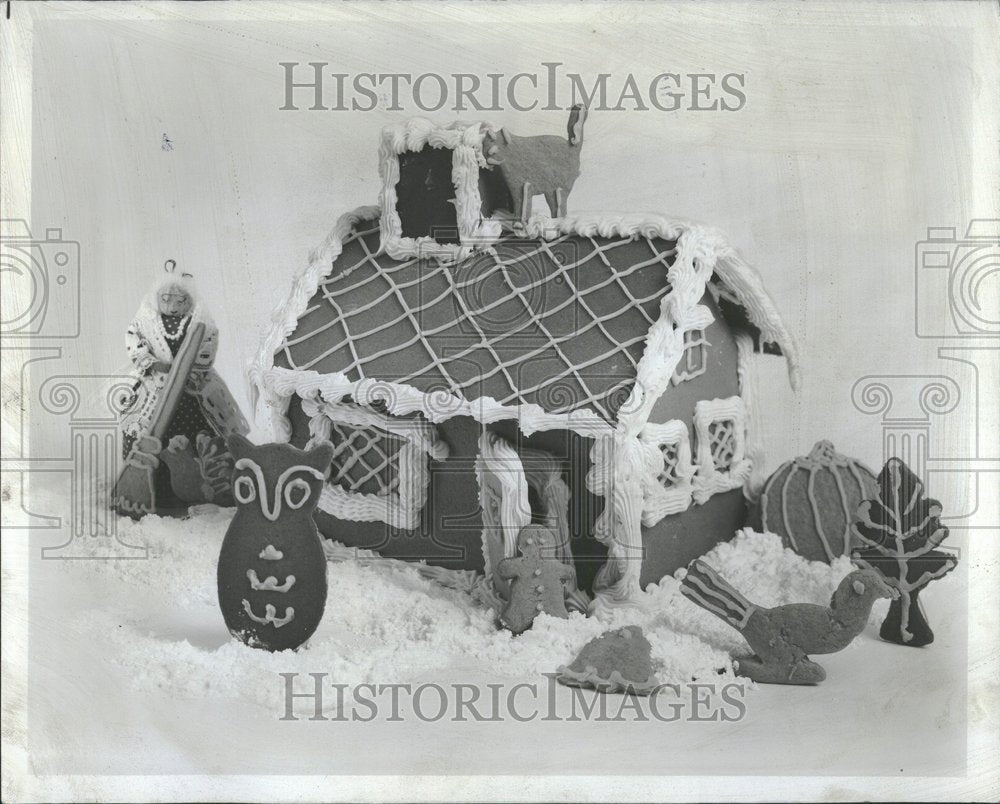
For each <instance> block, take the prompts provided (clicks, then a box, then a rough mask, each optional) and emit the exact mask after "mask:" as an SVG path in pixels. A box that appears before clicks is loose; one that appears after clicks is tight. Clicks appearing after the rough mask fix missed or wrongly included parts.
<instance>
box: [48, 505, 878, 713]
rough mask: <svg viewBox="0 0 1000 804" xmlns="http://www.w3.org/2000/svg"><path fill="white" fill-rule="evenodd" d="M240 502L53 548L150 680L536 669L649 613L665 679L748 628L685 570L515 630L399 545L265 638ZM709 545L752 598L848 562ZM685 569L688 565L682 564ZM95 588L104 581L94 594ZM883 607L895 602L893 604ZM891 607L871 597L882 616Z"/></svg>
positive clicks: (67, 591)
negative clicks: (242, 614)
mask: <svg viewBox="0 0 1000 804" xmlns="http://www.w3.org/2000/svg"><path fill="white" fill-rule="evenodd" d="M232 515H233V510H232V509H221V510H220V509H217V510H205V511H200V512H198V513H195V514H193V515H192V516H191V517H189V518H188V519H184V520H172V519H163V518H160V517H157V516H147V517H145V518H144V519H142V520H141V521H138V522H132V521H129V520H125V519H122V520H119V523H118V524H119V528H118V531H119V538H120V539H121V540H122V541H124V542H127V543H130V544H136V545H144V546H146V547H147V548H148V551H149V556H148V560H119V561H114V560H112V561H76V562H56V563H58V564H59V567H58V569H57V571H58V572H59V573H60V576H61V577H60V583H61V585H62V589H61V590H60V593H61V595H63V596H64V598H65V599H66V601H67V602H68V603H69V605H68V606H67V607H66V609H64V611H68V613H66V614H65V616H66V617H67V618H73V622H72V623H71V624H70V625H71V627H72V628H73V629H74V630H75V631H76V632H77V633H79V634H81V636H83V637H84V638H87V637H88V635H90V636H92V638H93V639H94V640H95V641H98V642H101V643H104V644H105V645H106V647H107V656H108V659H109V661H111V662H112V663H114V664H116V665H118V667H119V668H120V669H121V671H122V674H123V675H124V676H125V677H126V678H128V679H129V683H130V684H132V685H134V686H135V687H136V688H137V689H139V690H149V691H158V692H159V693H161V694H162V693H167V694H169V695H176V696H184V697H197V696H204V695H207V694H211V695H213V696H222V697H225V698H228V699H235V700H242V701H248V702H254V703H257V704H259V705H261V706H266V707H272V708H273V707H275V706H280V703H281V702H280V697H281V690H280V688H279V687H278V685H276V684H275V683H274V679H275V677H276V674H277V673H283V672H284V673H301V674H306V673H310V672H318V671H322V672H324V673H328V674H329V675H330V677H332V678H336V679H337V681H338V682H340V683H344V684H359V683H363V682H378V683H406V682H410V681H427V680H434V679H435V678H437V677H438V676H439V675H441V674H448V673H452V674H453V673H454V672H455V671H456V669H460V670H461V672H463V673H465V674H466V675H468V674H472V676H473V677H476V675H477V674H481V675H482V677H484V678H486V677H489V678H495V677H506V678H523V679H532V678H538V677H539V675H540V674H542V673H552V672H554V671H555V670H556V669H557V668H558V667H559V666H560V665H563V664H569V663H570V662H571V661H572V660H573V658H574V657H575V656H576V654H577V653H578V652H579V651H580V649H581V648H582V647H583V646H584V645H585V644H586V643H587V642H588V641H589V640H591V639H593V638H594V637H596V636H598V635H600V634H601V633H603V632H604V631H606V630H608V629H610V628H616V627H620V626H623V625H639V626H641V627H642V629H643V631H644V633H645V634H646V636H647V638H648V639H649V641H650V643H651V645H652V648H653V660H654V664H655V666H656V673H657V677H658V679H659V680H660V681H661V682H662V683H667V684H681V683H685V682H689V681H709V680H713V679H718V678H720V677H723V678H726V679H727V680H733V666H732V661H731V659H730V656H729V654H730V652H731V651H736V652H741V651H745V650H746V645H745V643H744V642H743V640H742V638H741V637H740V636H739V634H738V633H737V632H736V631H734V630H733V629H732V628H730V627H729V626H727V625H726V624H725V623H723V622H722V621H720V620H718V619H717V618H716V617H714V616H713V615H711V614H709V613H708V612H706V611H703V610H702V609H700V608H698V607H697V606H696V605H695V604H693V603H691V602H690V601H688V600H687V599H686V598H684V597H683V596H682V595H681V594H680V591H679V587H680V582H679V580H678V579H677V578H673V577H667V578H664V579H663V580H661V581H660V582H659V583H658V584H651V585H650V586H648V587H647V589H646V590H645V591H644V592H643V593H642V595H641V596H640V600H639V603H640V604H641V605H640V606H639V607H636V608H621V609H615V610H612V611H611V612H609V613H608V614H606V615H602V617H601V618H587V617H584V616H583V615H581V614H578V613H573V614H571V615H570V617H569V619H567V620H562V619H558V618H554V617H549V616H546V615H540V616H539V617H538V618H537V619H536V621H535V624H534V626H533V627H532V628H531V630H529V631H527V632H525V633H524V634H522V635H521V636H518V637H514V636H512V635H511V634H510V633H509V632H507V631H504V630H499V629H498V628H497V627H496V625H495V617H494V613H493V612H492V611H491V610H487V609H485V608H484V607H483V606H482V605H481V604H479V603H477V602H475V601H474V600H473V599H472V598H471V597H470V596H469V595H467V594H465V593H463V592H460V591H455V590H452V589H446V588H443V587H441V586H439V585H437V584H435V583H434V582H432V581H430V580H427V579H425V578H424V577H421V575H420V574H419V573H418V571H417V568H416V565H407V564H403V563H402V562H398V561H384V562H375V563H371V564H363V563H358V562H354V561H342V562H331V563H329V565H328V572H327V579H328V583H329V592H328V596H327V601H326V611H325V614H324V618H323V622H322V623H321V624H320V626H319V628H318V630H317V631H316V633H315V634H314V635H313V636H312V638H311V639H310V641H309V643H308V645H307V646H306V647H304V648H302V649H300V650H298V651H285V652H282V653H267V652H266V651H262V650H254V649H251V648H248V647H246V646H245V645H243V644H242V643H240V642H237V641H236V640H234V639H232V638H231V637H230V636H229V634H228V632H227V630H226V627H225V624H224V622H223V619H222V615H221V613H220V611H219V608H218V600H217V592H216V562H217V559H218V554H219V549H220V546H221V543H222V539H223V536H224V535H225V532H226V528H227V527H228V525H229V522H230V520H231V518H232ZM705 560H706V561H707V562H708V563H709V564H711V565H712V566H713V567H715V569H716V570H718V572H719V573H720V574H721V575H722V576H723V577H725V578H726V579H727V580H729V581H730V582H731V583H732V584H733V586H735V587H736V588H737V589H739V590H740V591H741V592H743V594H744V595H745V596H746V597H748V598H749V599H750V600H751V601H753V602H755V603H758V604H761V605H765V606H772V605H777V604H782V603H791V602H812V603H818V604H823V605H828V604H829V601H830V596H831V594H832V593H833V591H834V589H835V588H836V586H837V584H838V583H839V581H840V580H841V579H842V578H843V577H844V576H845V575H846V574H847V573H848V572H850V570H851V564H850V561H849V560H848V559H846V558H840V559H838V560H837V561H835V562H834V563H833V565H832V566H828V565H826V564H822V563H818V562H809V561H806V560H805V559H803V558H801V557H800V556H798V555H796V554H795V553H793V552H792V551H791V550H787V549H784V548H783V547H782V545H781V540H780V539H779V538H778V537H777V536H775V535H773V534H761V533H754V532H753V531H750V530H744V531H742V532H740V533H738V534H737V535H736V537H735V538H734V539H733V540H732V541H731V542H728V543H725V544H720V545H718V546H716V547H715V548H714V549H713V550H712V551H710V552H709V553H708V554H707V555H706V556H705ZM677 574H678V575H679V576H681V577H682V576H683V570H680V571H678V573H677ZM95 590H99V594H96V595H95V593H94V592H95ZM882 612H884V609H882ZM880 616H881V613H879V611H878V610H877V611H876V612H873V615H872V618H873V619H877V618H878V617H880Z"/></svg>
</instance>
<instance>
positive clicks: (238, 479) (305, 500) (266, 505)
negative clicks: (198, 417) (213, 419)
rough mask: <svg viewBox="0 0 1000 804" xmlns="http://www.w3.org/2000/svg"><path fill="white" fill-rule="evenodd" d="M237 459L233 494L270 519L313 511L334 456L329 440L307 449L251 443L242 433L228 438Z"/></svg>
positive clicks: (238, 501) (230, 449) (248, 506)
mask: <svg viewBox="0 0 1000 804" xmlns="http://www.w3.org/2000/svg"><path fill="white" fill-rule="evenodd" d="M226 443H227V444H228V446H229V451H230V453H232V456H233V458H234V460H235V468H234V472H233V497H235V499H236V503H237V505H239V506H240V507H241V508H244V507H247V508H250V509H251V510H255V509H256V511H259V512H260V514H261V515H262V516H263V517H264V518H265V519H266V520H268V521H270V522H277V521H278V519H279V517H282V516H285V517H287V516H294V515H297V514H306V515H308V514H310V513H312V511H313V509H314V508H315V507H316V504H317V503H318V502H319V494H320V492H321V491H322V489H323V482H324V478H325V476H326V472H327V470H328V468H329V466H330V461H331V460H332V459H333V445H332V444H330V443H329V442H327V441H324V442H322V443H321V444H318V445H317V446H315V447H313V448H312V449H310V450H308V451H304V450H300V449H296V448H295V447H293V446H291V445H290V444H263V445H261V446H257V445H256V444H252V443H251V442H250V441H248V440H247V439H246V438H244V437H243V436H241V435H232V436H230V437H229V438H228V439H227V442H226Z"/></svg>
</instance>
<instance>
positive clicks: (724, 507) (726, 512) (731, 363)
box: [640, 292, 752, 587]
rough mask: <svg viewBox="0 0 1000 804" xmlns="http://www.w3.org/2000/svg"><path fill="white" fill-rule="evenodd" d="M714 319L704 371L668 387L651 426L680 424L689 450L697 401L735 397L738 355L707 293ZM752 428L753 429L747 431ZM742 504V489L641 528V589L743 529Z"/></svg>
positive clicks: (730, 333)
mask: <svg viewBox="0 0 1000 804" xmlns="http://www.w3.org/2000/svg"><path fill="white" fill-rule="evenodd" d="M701 304H703V305H705V306H706V307H708V309H709V310H710V311H711V313H712V317H713V318H714V319H715V320H714V321H713V322H712V324H710V325H709V326H708V327H707V328H706V329H705V339H706V340H707V341H708V346H707V347H706V350H705V371H704V372H703V373H702V374H700V375H698V376H696V377H692V378H691V379H687V380H685V381H683V382H680V383H678V384H677V385H674V384H671V385H670V386H669V387H668V388H667V390H666V392H665V393H664V394H663V395H662V396H661V397H660V398H659V399H658V400H657V402H656V404H655V405H654V406H653V410H652V413H651V414H650V421H651V422H655V423H658V424H659V423H664V422H668V421H672V420H680V421H682V422H684V424H685V425H686V426H687V428H688V436H689V439H690V443H691V445H692V448H693V447H694V445H695V444H696V433H695V428H694V417H695V409H696V406H697V404H698V402H700V401H702V400H712V399H726V398H729V397H733V396H738V395H739V394H740V380H739V359H740V358H739V350H738V347H737V343H736V334H735V333H734V332H733V330H732V328H731V327H730V325H729V323H728V322H727V321H726V320H725V319H724V318H723V316H722V313H721V312H720V310H719V306H718V304H716V302H715V300H714V299H713V298H712V295H711V294H710V293H708V292H706V293H705V295H704V297H703V298H702V299H701ZM750 426H752V425H750ZM745 515H746V504H745V500H744V496H743V491H742V489H730V490H728V491H723V492H719V493H717V494H714V495H712V496H711V497H710V498H709V499H708V500H706V501H705V502H704V503H701V504H697V503H696V502H694V501H693V500H692V502H691V504H690V505H689V506H688V508H687V509H686V510H684V511H682V512H680V513H677V514H669V515H667V516H665V517H664V518H663V519H661V520H660V521H659V522H657V523H656V524H655V525H653V526H652V527H643V529H642V543H643V552H644V555H643V561H642V574H641V576H640V584H641V585H642V586H643V587H645V585H646V584H648V583H651V582H655V581H658V580H659V579H660V578H662V577H663V576H664V575H667V574H669V573H673V572H674V571H675V570H676V569H678V568H679V567H684V566H687V564H688V563H689V562H690V561H691V560H692V559H694V558H697V557H698V556H700V555H702V554H703V553H705V552H707V551H708V550H709V549H711V547H712V546H713V545H715V544H717V543H718V542H720V541H727V540H729V539H731V538H732V537H733V535H734V534H735V532H736V530H737V529H738V528H740V527H742V525H743V524H744V518H745Z"/></svg>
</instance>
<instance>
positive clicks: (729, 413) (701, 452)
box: [694, 396, 750, 505]
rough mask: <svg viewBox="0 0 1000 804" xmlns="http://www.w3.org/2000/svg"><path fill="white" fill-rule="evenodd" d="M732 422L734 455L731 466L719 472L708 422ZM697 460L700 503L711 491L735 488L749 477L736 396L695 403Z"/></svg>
mask: <svg viewBox="0 0 1000 804" xmlns="http://www.w3.org/2000/svg"><path fill="white" fill-rule="evenodd" d="M730 420H731V421H732V422H733V441H734V448H733V456H732V459H731V463H730V468H729V469H727V470H725V471H720V470H719V469H718V468H716V466H715V461H714V460H713V459H712V447H711V436H710V435H709V431H708V428H709V425H710V424H712V423H713V422H717V421H730ZM694 430H695V442H696V462H697V465H698V469H697V471H696V472H695V476H694V501H695V502H696V503H698V504H699V505H700V504H701V503H704V502H706V501H707V500H708V499H709V498H710V497H711V496H712V495H713V494H718V493H720V492H723V491H729V490H730V489H738V488H740V487H741V486H742V485H743V483H744V482H745V481H746V480H747V478H748V477H749V476H750V461H749V460H748V459H747V452H746V444H747V439H746V432H747V421H746V412H745V410H744V407H743V400H742V399H740V398H739V397H738V396H731V397H728V398H726V399H702V400H699V401H698V402H697V403H696V404H695V406H694Z"/></svg>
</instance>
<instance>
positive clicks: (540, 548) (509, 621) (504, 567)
mask: <svg viewBox="0 0 1000 804" xmlns="http://www.w3.org/2000/svg"><path fill="white" fill-rule="evenodd" d="M555 544H556V540H555V536H554V534H553V533H552V532H551V531H550V530H548V529H547V528H544V527H542V526H541V525H527V526H526V527H524V528H522V529H521V532H520V533H519V534H518V536H517V549H518V550H519V551H520V553H521V555H520V557H517V558H505V559H504V560H503V561H501V562H500V566H499V568H498V572H499V574H500V577H501V578H509V579H511V581H510V600H509V601H508V603H507V605H506V607H505V608H504V610H503V613H502V614H501V615H500V623H501V624H502V625H503V626H504V627H505V628H507V629H508V630H509V631H511V632H512V633H514V634H522V633H524V632H525V631H527V630H528V629H529V628H531V624H532V623H533V622H534V621H535V617H536V616H538V614H539V613H541V612H543V611H544V612H545V613H546V614H550V615H551V616H553V617H561V618H563V619H566V618H568V617H569V612H567V611H566V599H565V592H564V591H563V581H567V580H570V579H571V578H572V577H573V574H574V573H573V568H572V567H570V566H567V565H566V564H563V563H561V562H559V561H558V560H557V559H555V558H552V557H551V556H552V555H553V554H554V552H555Z"/></svg>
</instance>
